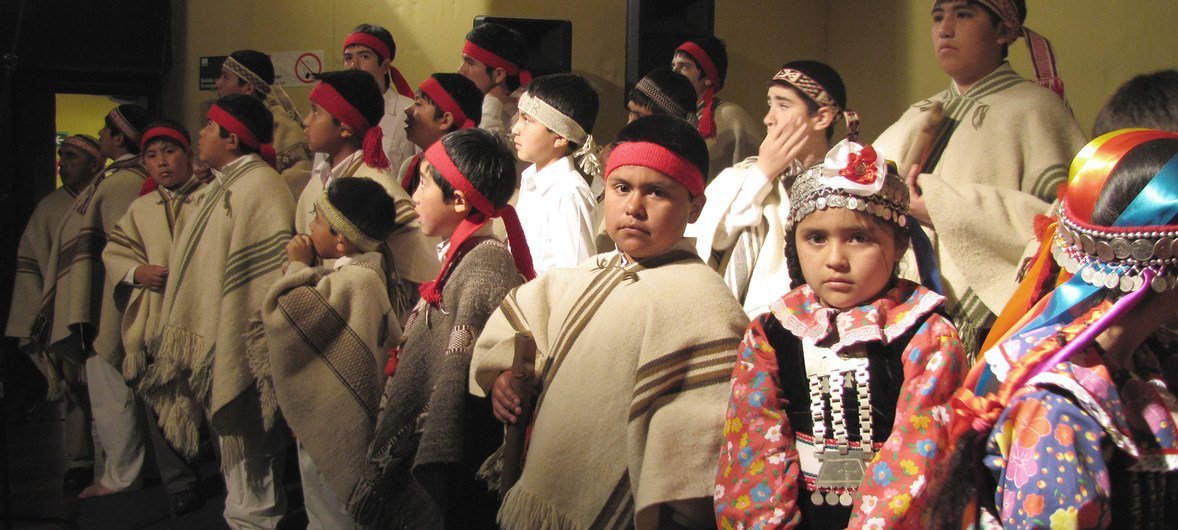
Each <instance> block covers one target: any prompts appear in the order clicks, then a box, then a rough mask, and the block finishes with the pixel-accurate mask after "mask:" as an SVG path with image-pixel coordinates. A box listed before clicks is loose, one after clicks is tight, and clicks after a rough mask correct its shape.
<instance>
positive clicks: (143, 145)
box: [139, 125, 192, 152]
mask: <svg viewBox="0 0 1178 530" xmlns="http://www.w3.org/2000/svg"><path fill="white" fill-rule="evenodd" d="M160 137H165V138H171V139H173V140H175V141H176V143H179V144H180V145H182V146H184V148H185V149H188V148H189V147H192V144H191V143H190V142H189V141H188V137H187V136H184V133H182V132H180V130H179V129H176V128H174V127H168V126H164V125H157V126H155V127H152V128H150V129H148V130H147V132H145V133H143V140H142V141H140V142H139V151H140V152H142V151H146V150H147V144H149V143H151V141H152V140H154V139H156V138H160Z"/></svg>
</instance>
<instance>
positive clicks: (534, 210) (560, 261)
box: [516, 156, 601, 274]
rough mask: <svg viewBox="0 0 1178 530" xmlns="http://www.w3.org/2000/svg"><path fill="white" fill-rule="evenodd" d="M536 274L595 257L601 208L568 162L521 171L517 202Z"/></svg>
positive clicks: (565, 160)
mask: <svg viewBox="0 0 1178 530" xmlns="http://www.w3.org/2000/svg"><path fill="white" fill-rule="evenodd" d="M516 210H517V211H518V212H519V220H520V224H522V225H523V229H524V235H525V236H527V239H528V248H529V249H531V254H532V265H533V267H535V269H536V274H541V273H543V272H544V271H546V270H548V269H551V268H553V267H576V266H577V265H578V264H580V263H581V262H582V261H584V260H585V259H587V258H589V256H592V255H593V254H595V253H596V252H595V251H596V244H595V242H594V241H595V234H596V231H597V226H598V225H599V224H600V222H601V209H600V208H599V207H598V204H597V200H596V198H595V197H594V195H593V191H592V190H590V189H589V185H588V184H587V183H586V182H585V177H583V176H582V175H581V173H579V172H577V170H576V169H575V166H574V165H573V160H572V158H571V157H567V156H566V157H564V158H561V159H560V160H557V161H555V162H552V163H551V164H548V166H547V167H545V168H544V169H541V170H537V169H536V165H535V164H533V165H532V166H530V167H528V169H525V170H524V173H523V180H522V182H521V184H520V190H519V202H518V203H516Z"/></svg>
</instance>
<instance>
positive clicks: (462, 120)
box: [421, 76, 474, 129]
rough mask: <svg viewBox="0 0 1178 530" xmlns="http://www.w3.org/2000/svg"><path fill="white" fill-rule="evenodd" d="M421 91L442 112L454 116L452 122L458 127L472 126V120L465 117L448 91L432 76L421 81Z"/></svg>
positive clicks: (466, 127) (467, 127)
mask: <svg viewBox="0 0 1178 530" xmlns="http://www.w3.org/2000/svg"><path fill="white" fill-rule="evenodd" d="M421 92H422V93H423V94H425V95H427V96H429V98H430V99H432V100H433V101H434V105H437V107H438V108H439V109H442V112H449V113H450V115H451V116H454V123H457V124H458V128H459V129H469V128H471V127H474V121H473V120H471V119H470V118H468V117H466V113H465V112H462V107H460V106H458V102H457V101H454V98H452V97H450V93H449V92H446V89H445V88H444V87H442V84H441V83H439V82H438V80H437V79H435V78H434V77H433V76H430V77H427V78H425V81H422V82H421Z"/></svg>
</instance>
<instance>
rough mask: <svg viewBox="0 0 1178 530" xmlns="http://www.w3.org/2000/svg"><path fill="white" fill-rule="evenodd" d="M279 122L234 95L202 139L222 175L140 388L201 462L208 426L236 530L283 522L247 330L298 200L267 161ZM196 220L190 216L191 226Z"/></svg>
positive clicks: (176, 256)
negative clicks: (265, 152) (202, 429)
mask: <svg viewBox="0 0 1178 530" xmlns="http://www.w3.org/2000/svg"><path fill="white" fill-rule="evenodd" d="M273 125H274V118H273V116H271V115H270V111H269V110H267V109H266V107H265V105H263V104H262V102H261V101H259V100H258V99H256V98H253V97H249V96H241V95H231V96H225V97H223V98H220V99H218V100H217V102H216V103H215V104H213V106H212V107H210V108H209V112H208V121H207V123H205V126H204V128H203V129H201V130H200V141H199V146H200V158H201V160H202V161H203V162H205V163H206V164H208V165H209V166H210V167H211V168H212V169H214V170H216V171H217V172H219V173H220V176H219V177H218V178H217V180H215V181H213V182H212V183H210V184H209V185H208V186H206V187H205V189H204V190H203V191H202V192H201V193H200V194H199V196H198V197H196V198H195V204H194V205H193V206H194V208H193V210H192V211H191V212H188V213H186V214H185V217H186V218H187V219H186V220H184V222H182V223H181V226H180V231H179V232H178V233H177V235H176V236H175V238H174V240H173V246H172V253H171V255H170V257H169V258H168V265H169V268H168V281H167V285H166V286H165V288H164V303H163V306H162V313H161V314H160V325H161V326H162V331H161V333H160V337H159V339H158V340H157V341H156V342H157V344H155V345H152V346H151V347H150V348H149V354H153V355H152V357H153V358H154V362H152V363H151V364H150V365H149V369H148V371H147V373H146V374H145V375H144V378H143V381H142V382H141V383H140V386H139V389H140V392H142V393H143V395H144V396H145V398H146V399H147V400H148V401H149V402H151V403H152V405H153V406H154V407H155V410H156V411H157V412H158V413H159V416H160V418H159V420H160V424H161V426H162V427H163V428H164V435H165V436H166V437H167V439H168V441H169V442H171V443H172V445H173V446H174V447H176V449H177V450H179V451H180V452H181V453H182V454H184V455H185V456H187V457H189V458H192V457H193V456H195V455H196V452H197V435H198V428H199V426H200V425H201V423H202V422H204V421H205V418H206V417H207V419H208V423H209V426H210V428H211V429H212V431H214V432H215V433H216V435H217V439H218V443H219V444H220V447H221V470H222V471H223V472H224V475H225V488H226V490H227V491H226V498H225V519H226V521H227V522H228V523H229V525H230V526H231V527H234V528H240V527H262V528H272V527H273V526H274V525H276V524H277V523H278V520H279V519H281V518H282V514H283V513H284V512H285V511H286V496H285V492H284V490H283V489H282V470H283V468H282V462H283V454H284V450H285V440H283V439H282V435H283V432H282V429H277V428H276V429H270V430H269V431H266V430H265V429H264V421H265V422H268V421H269V418H266V419H263V418H262V417H261V409H260V405H259V401H258V395H257V392H256V385H257V383H256V381H255V379H254V377H253V375H252V374H251V373H250V369H249V363H248V361H247V358H246V341H245V331H246V324H247V323H248V321H249V318H250V316H252V315H253V314H254V313H255V312H257V311H258V308H260V307H261V306H262V300H263V298H264V297H265V295H266V291H267V290H268V289H269V288H270V285H271V284H273V283H274V281H275V280H277V279H278V278H279V277H280V276H281V274H282V273H281V269H282V264H283V262H284V261H285V260H284V259H283V257H284V256H283V252H282V249H283V245H284V244H285V243H286V241H288V240H289V239H290V236H291V219H294V200H293V199H291V198H290V196H289V195H288V194H286V193H275V190H280V189H284V186H285V183H284V182H283V180H282V177H281V176H280V175H279V174H278V173H277V172H275V171H274V170H273V169H272V168H271V167H270V166H268V165H267V164H266V163H265V162H263V161H262V159H261V157H259V156H258V151H259V150H260V149H261V148H262V144H264V143H267V142H269V141H270V139H271V134H272V133H273ZM189 214H191V215H189Z"/></svg>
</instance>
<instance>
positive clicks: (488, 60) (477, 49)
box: [462, 40, 532, 86]
mask: <svg viewBox="0 0 1178 530" xmlns="http://www.w3.org/2000/svg"><path fill="white" fill-rule="evenodd" d="M462 54H463V55H465V56H467V57H470V58H471V59H474V60H476V61H478V62H480V63H483V64H485V65H487V66H490V67H491V68H502V69H503V71H504V72H507V75H514V76H518V77H519V84H520V85H522V86H527V85H529V84H531V82H532V73H531V72H529V71H527V70H525V69H523V68H520V66H519V65H518V64H515V63H513V62H511V61H508V60H507V59H504V58H503V57H500V56H498V55H496V54H494V53H492V52H491V51H489V50H487V49H486V48H483V47H482V46H479V45H478V44H475V43H473V42H471V41H469V40H467V41H466V44H463V45H462Z"/></svg>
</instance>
